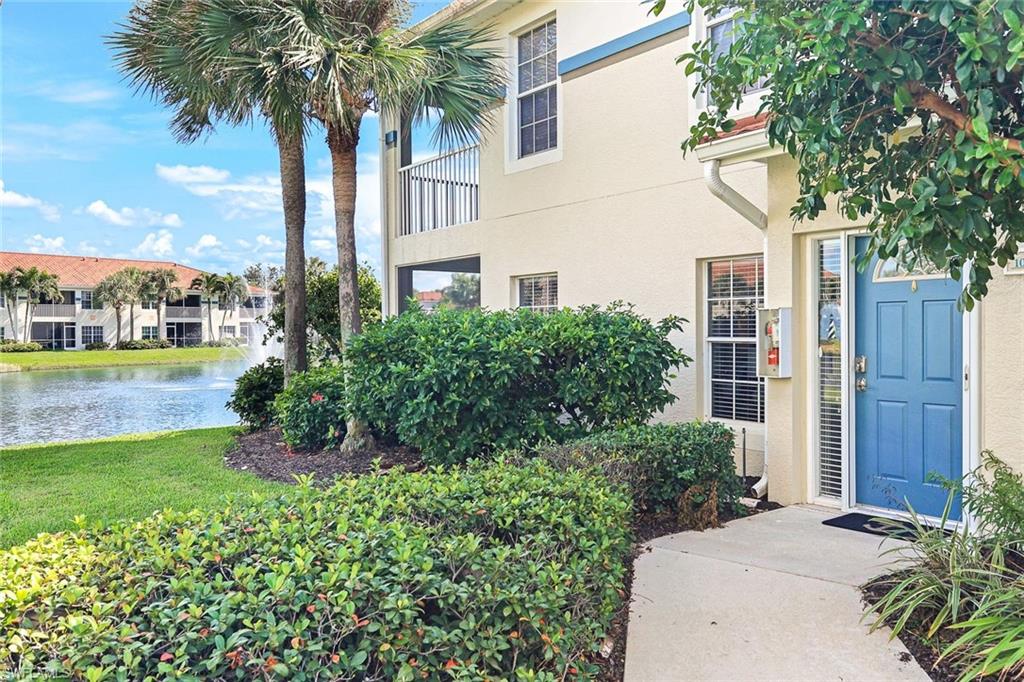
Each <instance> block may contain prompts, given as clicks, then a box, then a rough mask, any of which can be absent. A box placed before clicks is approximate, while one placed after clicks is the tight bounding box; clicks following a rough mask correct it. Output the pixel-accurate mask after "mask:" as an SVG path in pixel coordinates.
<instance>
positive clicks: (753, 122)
mask: <svg viewBox="0 0 1024 682" xmlns="http://www.w3.org/2000/svg"><path fill="white" fill-rule="evenodd" d="M766 127H768V114H767V113H761V114H757V115H755V116H744V117H743V118H738V119H736V125H734V126H733V128H732V130H730V131H729V132H727V133H726V132H723V131H721V130H720V131H718V134H717V135H715V136H714V137H706V138H704V140H702V142H705V143H707V142H719V141H721V140H725V139H728V138H730V137H736V136H737V135H742V134H743V133H750V132H753V131H755V130H763V129H764V128H766Z"/></svg>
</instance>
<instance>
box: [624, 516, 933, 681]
mask: <svg viewBox="0 0 1024 682" xmlns="http://www.w3.org/2000/svg"><path fill="white" fill-rule="evenodd" d="M831 516H836V512H834V511H827V510H822V509H818V508H814V507H786V508H784V509H779V510H776V511H772V512H766V513H763V514H757V515H755V516H751V517H747V518H744V519H739V520H737V521H733V522H731V523H729V524H728V525H727V526H726V527H724V528H718V529H714V530H709V531H706V532H704V533H697V532H691V533H680V534H678V535H669V536H666V537H662V538H658V539H656V540H653V541H651V542H650V543H648V545H649V546H650V548H651V551H650V552H647V553H645V554H643V555H641V556H640V558H639V559H638V560H637V563H636V573H635V577H634V579H633V603H632V606H631V608H630V618H629V639H628V641H627V643H626V680H627V682H641V681H643V682H648V681H657V680H846V681H848V682H849V681H857V682H859V681H861V680H922V681H927V680H928V676H927V675H926V674H925V673H924V671H923V670H921V668H920V667H919V666H918V665H917V663H915V662H914V660H913V659H912V658H911V657H910V655H909V654H908V653H907V651H906V649H905V648H904V647H903V645H902V644H901V643H900V642H899V640H894V641H892V642H890V641H889V639H888V632H887V631H886V632H881V631H880V632H875V633H873V634H868V629H867V626H866V625H865V624H863V623H861V620H860V619H861V614H862V607H861V601H860V592H859V590H858V589H857V586H858V585H860V584H862V583H863V582H865V581H866V580H868V579H869V578H871V577H873V576H875V575H877V574H879V573H881V571H882V566H883V565H884V563H885V559H879V557H878V554H879V543H880V540H881V538H879V537H876V536H873V535H868V534H865V533H857V532H854V531H849V530H840V529H837V528H830V527H828V526H823V525H821V522H822V521H823V520H824V519H827V518H829V517H831Z"/></svg>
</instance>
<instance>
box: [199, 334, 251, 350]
mask: <svg viewBox="0 0 1024 682" xmlns="http://www.w3.org/2000/svg"><path fill="white" fill-rule="evenodd" d="M243 341H244V339H241V338H237V337H234V336H228V337H225V338H223V339H211V340H210V341H203V342H202V343H201V344H199V345H200V346H202V347H203V348H234V347H235V346H240V345H241V344H242V342H243Z"/></svg>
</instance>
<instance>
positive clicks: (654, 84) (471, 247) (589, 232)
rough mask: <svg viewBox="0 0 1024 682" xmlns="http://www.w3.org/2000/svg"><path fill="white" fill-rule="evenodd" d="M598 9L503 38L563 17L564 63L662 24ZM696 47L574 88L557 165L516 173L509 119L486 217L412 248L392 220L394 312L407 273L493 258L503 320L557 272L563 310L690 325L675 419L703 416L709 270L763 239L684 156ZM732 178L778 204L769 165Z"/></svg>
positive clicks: (491, 167) (500, 114)
mask: <svg viewBox="0 0 1024 682" xmlns="http://www.w3.org/2000/svg"><path fill="white" fill-rule="evenodd" d="M588 4H589V3H551V4H545V3H532V2H531V3H524V4H522V5H518V6H516V7H514V8H512V9H511V10H509V11H507V12H505V13H504V14H502V15H500V16H499V17H497V18H496V20H495V27H496V30H497V31H499V32H504V33H509V32H513V31H515V30H517V29H519V28H520V27H521V26H523V25H526V24H528V23H529V22H531V21H533V20H535V19H537V18H539V17H543V16H544V15H546V14H547V13H549V12H550V11H552V9H555V8H556V5H557V12H558V22H559V23H558V31H559V49H560V54H559V58H560V59H562V58H565V57H566V56H570V55H572V54H574V53H575V52H576V51H577V50H575V49H574V48H572V47H571V46H574V45H575V46H579V49H587V48H590V47H593V46H594V45H597V44H600V43H603V42H605V41H607V40H610V39H612V38H614V37H616V36H619V35H622V34H623V33H624V32H627V31H628V30H632V28H636V27H639V26H640V25H642V24H643V23H646V22H649V21H651V19H650V18H649V17H647V16H646V12H645V10H644V8H642V7H638V6H637V5H636V4H634V3H609V4H608V5H609V8H606V7H605V6H604V5H602V11H601V12H592V11H588ZM590 9H591V10H592V8H590ZM686 37H687V32H686V31H685V30H683V31H677V32H676V33H674V34H672V35H671V36H670V38H671V40H661V41H657V42H655V43H653V46H652V45H648V46H645V48H644V49H640V50H634V51H631V52H629V53H627V54H626V55H623V56H625V57H627V58H622V56H620V57H619V58H618V59H616V58H611V59H608V60H606V61H605V62H601V63H599V64H597V65H594V66H593V67H590V68H588V69H583V70H581V71H580V72H578V74H571V76H572V77H567V78H565V79H564V80H563V82H562V85H561V92H560V96H561V100H562V136H561V138H560V148H561V154H562V158H561V160H559V161H557V162H554V163H550V164H547V165H542V166H539V167H536V168H532V169H529V170H523V171H518V172H513V173H508V174H506V154H507V150H506V146H507V145H506V142H505V139H506V138H505V135H506V117H505V116H506V112H505V110H504V107H501V108H499V110H498V111H496V112H495V113H496V115H495V117H494V127H493V129H492V130H491V131H489V132H488V134H487V135H486V136H485V139H484V142H483V148H482V152H481V155H482V159H481V180H480V185H481V190H480V194H481V196H480V208H481V219H480V220H479V221H478V222H475V223H471V224H467V225H461V226H455V227H450V228H446V229H440V230H435V231H433V232H428V233H423V234H417V235H411V236H405V237H400V238H395V237H394V234H395V229H394V223H393V222H392V221H390V220H389V221H386V222H385V224H386V225H388V229H387V232H388V248H389V252H388V261H389V263H388V265H389V267H388V268H387V271H388V277H389V278H390V285H391V286H390V292H389V298H390V305H391V306H392V308H391V309H392V310H394V309H396V307H397V292H396V289H397V286H396V282H395V268H396V267H397V266H399V265H408V264H414V263H425V262H430V261H437V260H443V259H449V258H456V257H460V256H470V255H479V256H480V269H481V299H482V303H483V305H484V306H486V307H489V308H506V307H509V306H510V305H512V304H513V303H514V300H513V282H514V278H515V277H517V276H520V275H528V274H536V273H546V272H557V273H558V286H559V301H558V302H559V304H560V305H569V306H577V305H582V304H588V303H599V304H604V303H609V302H611V301H615V300H624V301H628V302H632V303H634V304H636V305H637V307H638V309H639V310H640V311H641V312H642V313H643V314H645V315H648V316H650V317H652V318H661V317H664V316H666V315H680V316H682V317H685V318H686V319H688V320H689V324H687V326H686V331H685V333H684V334H682V335H680V336H679V338H677V339H676V341H677V343H678V344H679V345H680V346H681V347H682V348H683V349H684V350H685V351H686V353H687V354H689V355H690V356H692V357H693V358H694V364H693V365H691V366H690V367H689V368H686V369H683V370H681V372H680V376H679V378H678V379H677V380H676V381H675V383H674V386H673V390H674V391H675V393H676V394H677V395H678V396H679V401H678V402H677V403H676V404H675V405H673V406H672V407H670V408H669V410H668V411H667V412H666V415H665V418H667V419H672V420H680V419H690V418H693V417H695V416H703V415H704V404H703V401H704V396H703V386H701V385H700V382H698V377H699V376H702V374H701V373H700V372H699V370H700V367H701V364H702V363H703V352H702V337H703V334H702V331H701V330H702V325H703V314H702V311H701V307H702V305H701V304H700V301H701V297H702V295H703V292H702V287H703V283H702V281H701V279H702V274H703V265H704V264H703V260H704V259H708V258H715V257H725V256H737V255H749V254H757V253H760V252H761V250H762V245H763V237H762V235H761V233H760V232H759V231H758V230H757V229H756V228H754V227H753V226H751V225H750V224H749V223H747V222H745V221H744V220H743V219H742V218H741V217H739V216H738V215H737V214H735V213H734V212H733V211H731V210H730V209H729V208H728V207H726V206H725V205H724V204H723V203H722V202H720V201H719V200H718V199H716V198H714V197H713V196H712V195H711V194H710V193H709V192H708V190H707V188H706V186H705V184H704V180H703V168H702V166H701V164H700V162H699V161H698V160H697V159H696V157H695V156H692V155H691V156H690V157H689V158H685V159H684V157H683V154H682V152H681V151H680V148H679V144H680V142H681V141H682V140H683V139H684V138H685V137H686V134H687V130H688V123H687V101H688V97H689V93H688V92H687V89H686V85H685V81H684V78H683V73H682V70H681V68H680V67H678V66H677V65H676V64H675V58H676V57H677V56H678V55H679V54H680V53H681V52H683V51H684V50H685V49H686V48H685V41H686ZM506 43H507V41H506ZM383 158H384V169H385V171H384V172H385V173H395V172H396V166H395V164H396V163H397V149H394V148H392V149H385V150H384V155H383ZM726 179H727V181H728V182H729V183H731V184H733V185H734V186H736V187H737V188H739V189H740V190H741V191H743V192H744V193H745V194H746V195H747V196H749V197H751V198H752V199H753V200H754V201H755V202H758V203H759V204H760V205H762V206H763V205H764V203H765V201H766V192H765V183H766V176H765V166H764V164H758V163H751V164H748V165H745V166H735V167H731V168H729V169H727V172H726ZM394 200H395V197H394V194H393V186H392V187H385V205H386V213H388V214H390V216H392V217H393V216H394V215H395V205H394ZM388 207H389V208H388ZM738 426H741V427H742V426H747V427H749V429H750V430H749V433H748V449H749V457H748V467H749V470H750V472H751V473H753V474H758V473H760V451H761V450H762V442H763V428H762V427H761V426H759V425H755V424H745V425H744V424H740V425H738Z"/></svg>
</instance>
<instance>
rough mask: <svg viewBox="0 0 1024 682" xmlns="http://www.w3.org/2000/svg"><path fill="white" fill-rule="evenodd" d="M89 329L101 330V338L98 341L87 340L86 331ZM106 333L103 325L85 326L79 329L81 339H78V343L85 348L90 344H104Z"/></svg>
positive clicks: (93, 339)
mask: <svg viewBox="0 0 1024 682" xmlns="http://www.w3.org/2000/svg"><path fill="white" fill-rule="evenodd" d="M87 329H88V330H91V329H99V330H100V337H99V338H98V339H96V338H92V339H86V338H85V337H86V330H87ZM105 331H106V330H104V329H103V325H102V324H83V325H82V326H81V327H79V332H78V334H79V337H80V338H79V339H78V342H79V343H81V344H82V345H83V346H84V345H86V344H89V343H102V342H103V341H104V336H105V333H104V332H105ZM89 333H90V334H91V333H92V332H89Z"/></svg>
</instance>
